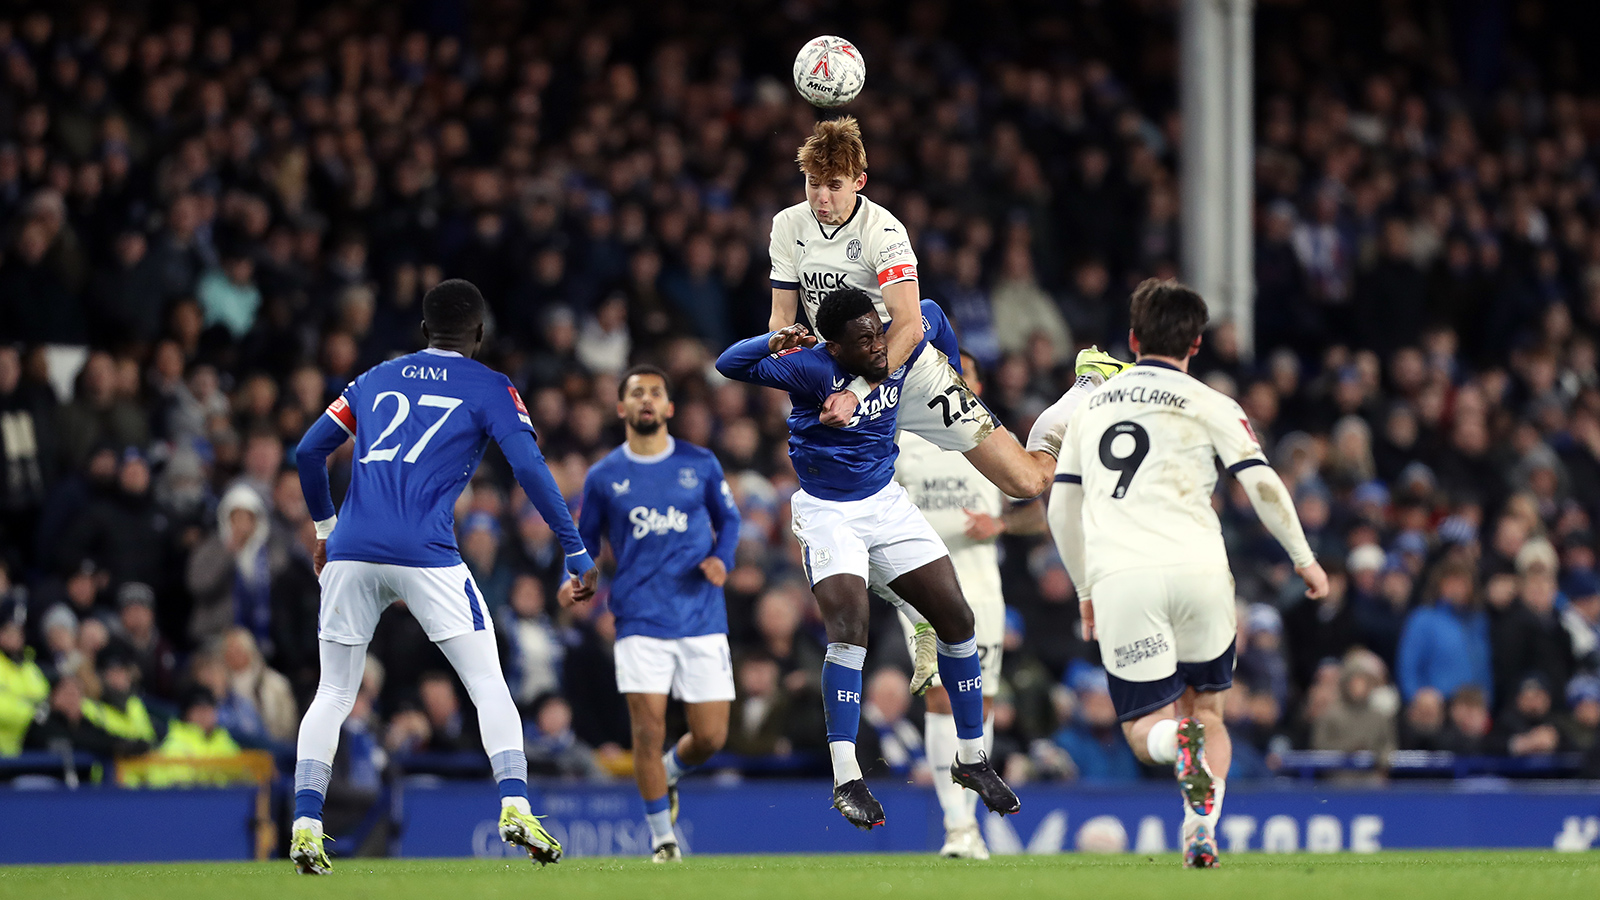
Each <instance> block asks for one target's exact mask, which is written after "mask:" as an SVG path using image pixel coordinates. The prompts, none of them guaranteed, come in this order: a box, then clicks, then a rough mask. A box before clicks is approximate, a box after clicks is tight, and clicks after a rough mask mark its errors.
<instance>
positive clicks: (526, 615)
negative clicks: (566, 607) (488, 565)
mask: <svg viewBox="0 0 1600 900" xmlns="http://www.w3.org/2000/svg"><path fill="white" fill-rule="evenodd" d="M495 621H496V624H497V626H498V627H499V629H500V634H501V635H502V636H503V637H504V638H505V642H506V645H507V653H506V680H507V682H509V684H510V686H511V696H512V697H513V698H515V699H516V701H517V705H518V706H519V707H521V708H523V709H527V708H529V706H530V704H532V703H533V701H534V700H535V699H537V698H539V697H540V696H543V695H545V694H548V693H551V692H553V691H557V690H559V689H560V688H561V664H562V661H563V659H564V658H565V657H566V653H567V648H566V645H565V644H563V643H562V636H561V632H560V630H559V629H557V628H556V625H555V623H554V622H552V621H551V619H550V616H549V615H548V614H547V613H546V612H545V595H544V585H543V584H542V583H541V582H540V581H539V579H537V578H535V577H534V576H532V575H526V574H524V575H518V576H517V577H516V580H515V581H513V582H512V584H511V604H510V605H509V606H508V607H506V608H505V609H503V610H501V611H500V615H499V616H497V617H496V620H495Z"/></svg>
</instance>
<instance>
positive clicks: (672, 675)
mask: <svg viewBox="0 0 1600 900" xmlns="http://www.w3.org/2000/svg"><path fill="white" fill-rule="evenodd" d="M614 652H615V654H616V661H617V691H618V693H623V694H666V695H668V696H672V697H677V698H678V699H679V700H682V701H683V702H685V703H711V702H714V701H717V700H727V701H730V702H731V701H732V700H733V659H732V657H731V656H730V655H729V653H728V636H727V635H725V634H701V635H696V636H694V637H686V638H675V639H671V640H669V639H665V638H653V637H647V636H645V635H642V634H630V635H628V636H627V637H625V638H622V639H620V640H618V641H617V644H616V647H615V648H614Z"/></svg>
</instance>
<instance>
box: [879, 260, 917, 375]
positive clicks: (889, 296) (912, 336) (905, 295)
mask: <svg viewBox="0 0 1600 900" xmlns="http://www.w3.org/2000/svg"><path fill="white" fill-rule="evenodd" d="M883 305H884V307H885V308H887V309H888V311H889V316H890V321H889V335H888V338H889V371H891V372H893V371H894V370H895V369H898V368H900V367H901V366H903V365H905V364H906V361H907V360H909V359H911V352H912V351H913V350H916V349H917V345H918V344H920V343H922V335H923V331H922V296H921V291H920V289H919V288H918V286H917V282H916V281H896V282H894V283H892V284H886V285H884V286H883Z"/></svg>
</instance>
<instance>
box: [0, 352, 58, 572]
mask: <svg viewBox="0 0 1600 900" xmlns="http://www.w3.org/2000/svg"><path fill="white" fill-rule="evenodd" d="M56 414H57V409H56V401H55V397H54V396H52V395H51V393H50V391H49V389H48V388H46V387H44V386H43V385H40V384H38V383H36V382H30V381H27V380H24V378H23V371H22V354H21V353H19V352H18V351H17V348H16V347H14V346H10V345H4V344H0V420H3V421H4V422H5V423H6V427H5V428H4V429H3V430H0V451H4V457H3V458H4V462H3V463H0V474H3V475H4V479H5V480H4V482H3V483H4V487H3V488H0V552H3V556H0V561H3V562H5V563H8V564H10V565H13V566H15V565H16V564H18V563H23V562H27V561H29V560H30V559H31V558H32V552H31V550H32V548H31V543H32V541H31V538H32V537H33V533H34V529H35V528H36V527H37V524H38V519H39V513H40V511H41V507H42V506H43V504H44V499H45V494H46V491H47V489H48V488H49V486H51V485H52V484H54V483H55V481H56V478H57V475H58V472H59V467H58V453H59V447H58V439H57V435H56Z"/></svg>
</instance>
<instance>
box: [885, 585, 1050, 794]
mask: <svg viewBox="0 0 1600 900" xmlns="http://www.w3.org/2000/svg"><path fill="white" fill-rule="evenodd" d="M889 587H890V588H891V589H892V590H893V591H894V592H895V593H896V594H899V595H900V596H901V597H903V598H904V599H905V601H906V602H907V603H910V604H911V605H912V606H914V607H916V608H917V611H918V612H920V613H922V615H923V616H925V617H926V618H927V620H928V623H929V624H930V625H932V626H933V630H934V632H935V633H936V634H937V635H938V638H939V643H938V648H939V680H940V681H941V682H943V683H944V687H945V690H946V691H947V692H948V694H949V697H950V707H951V712H952V714H953V715H954V717H955V724H956V758H955V762H954V764H953V765H951V767H950V777H951V779H953V780H954V781H955V783H956V784H959V785H961V786H962V787H965V788H967V789H969V790H971V791H973V792H975V793H976V794H977V795H978V797H979V799H981V800H982V801H983V803H984V805H985V806H987V807H988V808H989V809H991V810H993V811H995V812H997V813H1000V814H1001V815H1010V814H1011V813H1014V812H1016V811H1017V810H1019V809H1021V808H1022V804H1021V803H1020V802H1018V801H1017V795H1016V794H1015V793H1014V792H1013V791H1012V790H1011V788H1010V787H1008V786H1007V785H1006V783H1005V782H1004V781H1003V780H1001V778H1000V776H999V774H998V773H996V772H995V770H994V767H993V766H991V765H990V764H989V755H988V752H987V751H986V750H985V749H984V744H983V730H984V729H983V720H984V711H983V670H982V667H981V666H980V665H979V662H978V638H977V632H976V631H975V629H974V625H973V619H972V608H971V607H970V606H968V605H967V600H966V597H964V596H963V595H962V593H961V584H960V583H959V582H958V581H957V580H956V570H955V566H953V565H952V564H951V563H950V557H948V556H942V557H940V558H938V559H936V560H934V561H933V562H930V563H928V564H926V565H924V566H921V567H919V568H916V569H913V570H911V571H910V572H907V573H905V574H903V575H901V576H900V577H898V578H896V579H895V580H894V581H892V582H890V583H889Z"/></svg>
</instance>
